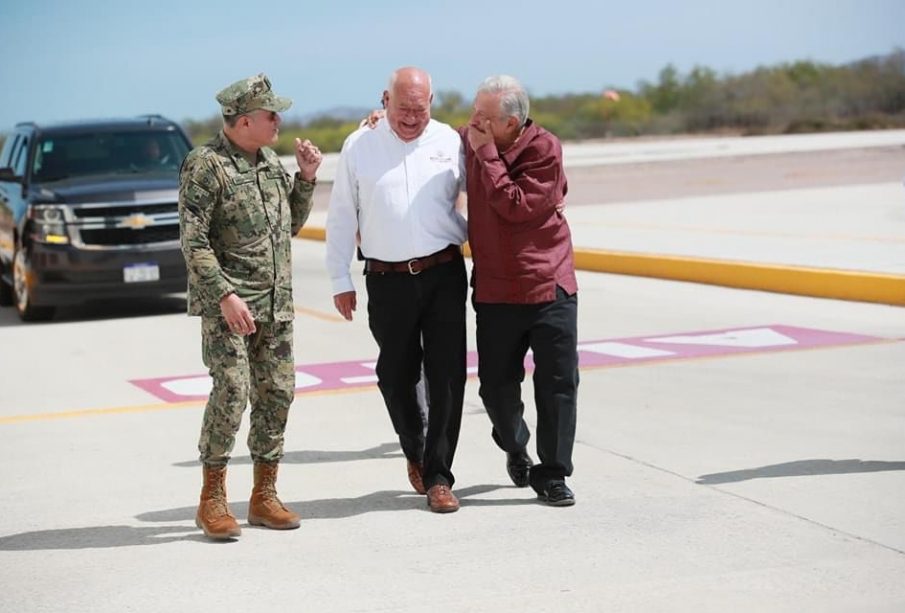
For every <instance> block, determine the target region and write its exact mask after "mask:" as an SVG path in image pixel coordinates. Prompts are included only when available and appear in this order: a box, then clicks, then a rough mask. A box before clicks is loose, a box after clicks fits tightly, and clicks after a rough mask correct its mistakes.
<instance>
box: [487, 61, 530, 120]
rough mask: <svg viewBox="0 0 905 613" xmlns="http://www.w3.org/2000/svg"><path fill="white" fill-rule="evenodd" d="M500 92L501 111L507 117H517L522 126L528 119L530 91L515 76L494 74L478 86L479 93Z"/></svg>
mask: <svg viewBox="0 0 905 613" xmlns="http://www.w3.org/2000/svg"><path fill="white" fill-rule="evenodd" d="M481 92H484V93H487V94H500V112H501V113H502V114H503V115H504V116H505V117H515V118H516V119H518V125H519V127H520V128H521V127H522V126H524V125H525V122H526V121H528V106H529V105H528V93H527V92H526V91H525V88H524V87H522V84H521V83H519V82H518V79H516V78H515V77H510V76H509V75H504V74H502V75H494V76H492V77H487V78H486V79H484V81H483V82H482V83H481V84H480V85H479V86H478V93H481Z"/></svg>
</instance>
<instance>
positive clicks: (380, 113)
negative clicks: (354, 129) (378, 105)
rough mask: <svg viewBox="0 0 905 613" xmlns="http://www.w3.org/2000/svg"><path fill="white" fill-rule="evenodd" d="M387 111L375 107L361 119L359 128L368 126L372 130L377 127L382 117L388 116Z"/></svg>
mask: <svg viewBox="0 0 905 613" xmlns="http://www.w3.org/2000/svg"><path fill="white" fill-rule="evenodd" d="M386 114H387V112H386V111H384V110H381V109H374V110H373V111H371V113H370V114H369V115H368V116H367V117H365V118H364V119H362V120H361V123H359V124H358V127H359V128H363V127H365V126H368V127H369V128H371V129H372V130H373V129H374V128H376V127H377V124H378V123H379V122H380V120H381V119H383V118H384V117H386Z"/></svg>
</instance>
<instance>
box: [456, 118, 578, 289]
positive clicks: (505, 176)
mask: <svg viewBox="0 0 905 613" xmlns="http://www.w3.org/2000/svg"><path fill="white" fill-rule="evenodd" d="M459 133H460V134H461V135H462V139H463V141H464V148H465V168H466V180H467V192H468V243H469V246H470V247H471V257H472V261H473V262H474V275H473V277H472V282H473V285H474V288H475V289H474V291H475V300H476V301H477V302H490V303H511V304H536V303H540V302H552V301H553V300H554V299H555V297H556V286H557V285H558V286H560V287H562V288H563V289H564V290H565V291H566V293H568V294H569V295H572V294H574V293H576V292H577V291H578V282H577V281H576V279H575V263H574V260H573V256H572V234H571V232H570V231H569V224H568V223H567V222H566V219H565V217H563V215H562V213H557V212H556V205H557V204H558V203H560V202H562V201H563V199H564V197H565V195H566V191H567V186H566V176H565V173H564V171H563V166H562V145H560V142H559V139H557V138H556V137H555V136H553V135H552V134H550V133H549V132H547V131H546V130H544V129H543V128H541V127H540V126H538V125H537V124H535V123H534V122H533V121H532V120H530V119H529V120H528V122H527V123H526V124H525V128H524V130H523V131H522V134H521V136H520V137H519V138H518V140H517V141H516V142H515V143H513V144H512V146H510V147H509V148H508V149H507V150H506V151H504V152H502V153H499V152H497V149H496V147H495V146H494V145H493V144H487V145H484V146H482V147H480V148H479V149H478V150H477V151H472V149H471V146H470V145H469V144H468V137H467V127H462V128H460V129H459Z"/></svg>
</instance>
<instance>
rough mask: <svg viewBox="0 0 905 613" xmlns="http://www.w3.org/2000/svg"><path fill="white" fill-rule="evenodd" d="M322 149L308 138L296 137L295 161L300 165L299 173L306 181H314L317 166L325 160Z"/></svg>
mask: <svg viewBox="0 0 905 613" xmlns="http://www.w3.org/2000/svg"><path fill="white" fill-rule="evenodd" d="M323 159H324V158H323V156H322V155H321V150H320V149H318V148H317V147H315V146H314V143H312V142H311V141H310V140H308V139H307V138H306V139H305V140H304V141H302V139H300V138H297V139H295V161H296V162H297V163H298V165H299V174H301V175H302V179H304V180H305V181H314V179H315V177H316V176H317V168H318V166H320V165H321V161H322V160H323Z"/></svg>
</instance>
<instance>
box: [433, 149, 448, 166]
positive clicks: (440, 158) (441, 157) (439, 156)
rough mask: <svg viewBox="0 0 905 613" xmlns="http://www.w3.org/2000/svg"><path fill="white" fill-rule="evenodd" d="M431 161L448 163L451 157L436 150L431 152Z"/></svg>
mask: <svg viewBox="0 0 905 613" xmlns="http://www.w3.org/2000/svg"><path fill="white" fill-rule="evenodd" d="M430 159H431V162H439V163H440V164H449V163H450V162H452V161H453V160H452V157H450V156H449V155H447V154H446V153H443V152H442V151H437V153H435V154H433V155H432V156H431V157H430Z"/></svg>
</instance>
